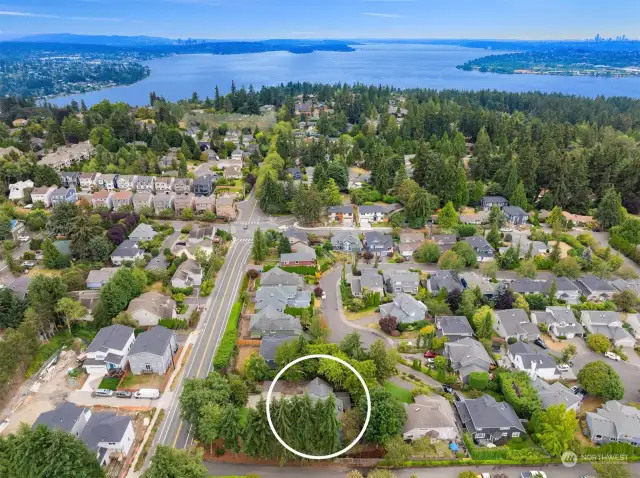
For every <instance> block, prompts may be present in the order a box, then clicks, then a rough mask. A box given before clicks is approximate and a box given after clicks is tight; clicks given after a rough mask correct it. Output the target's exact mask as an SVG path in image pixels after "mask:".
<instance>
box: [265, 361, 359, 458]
mask: <svg viewBox="0 0 640 478" xmlns="http://www.w3.org/2000/svg"><path fill="white" fill-rule="evenodd" d="M313 358H320V359H328V360H334V361H336V362H338V363H340V364H342V365H344V366H345V367H347V368H348V369H349V370H351V372H353V373H354V374H355V376H356V377H358V380H360V383H361V384H362V388H363V389H364V393H365V396H366V397H367V416H366V418H365V420H364V425H363V426H362V430H360V433H359V434H358V436H357V437H356V438H355V440H353V441H352V442H351V443H349V445H347V446H346V447H345V448H343V449H342V450H339V451H337V452H335V453H332V454H330V455H307V454H306V453H302V452H300V451H298V450H296V449H294V448H291V447H290V446H289V445H287V444H286V443H285V442H284V440H283V439H282V438H280V435H278V432H277V431H276V429H275V427H274V426H273V422H272V421H271V410H270V409H271V394H272V393H273V389H274V387H275V385H276V383H277V382H278V380H280V377H281V376H282V374H283V373H284V372H286V371H287V370H288V369H289V368H290V367H291V366H293V365H295V364H297V363H299V362H302V361H304V360H307V359H313ZM370 419H371V396H370V395H369V389H368V388H367V384H366V383H365V381H364V379H363V378H362V375H360V374H359V373H358V371H357V370H356V369H355V368H353V366H352V365H351V364H350V363H348V362H346V361H345V360H342V359H341V358H338V357H334V356H332V355H324V354H312V355H304V356H302V357H298V358H297V359H295V360H293V361H292V362H290V363H288V364H287V365H285V366H284V368H283V369H282V370H280V371H279V372H278V374H277V375H276V378H274V379H273V382H271V386H270V387H269V391H268V392H267V421H268V422H269V428H271V432H272V433H273V435H274V436H275V437H276V439H277V440H278V441H279V442H280V444H281V445H282V446H283V447H285V448H286V449H287V450H289V451H290V452H291V453H293V454H294V455H297V456H299V457H301V458H307V459H309V460H329V459H331V458H336V457H337V456H340V455H342V454H343V453H346V452H348V451H349V450H351V448H353V447H354V446H356V444H357V443H358V442H359V441H360V439H361V438H362V437H363V435H364V432H365V431H366V430H367V426H369V420H370Z"/></svg>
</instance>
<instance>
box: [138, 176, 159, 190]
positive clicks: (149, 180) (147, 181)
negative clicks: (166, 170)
mask: <svg viewBox="0 0 640 478" xmlns="http://www.w3.org/2000/svg"><path fill="white" fill-rule="evenodd" d="M155 180H156V178H155V177H154V176H138V178H137V179H136V183H135V188H136V192H137V193H139V192H143V191H146V192H150V193H152V192H153V191H155Z"/></svg>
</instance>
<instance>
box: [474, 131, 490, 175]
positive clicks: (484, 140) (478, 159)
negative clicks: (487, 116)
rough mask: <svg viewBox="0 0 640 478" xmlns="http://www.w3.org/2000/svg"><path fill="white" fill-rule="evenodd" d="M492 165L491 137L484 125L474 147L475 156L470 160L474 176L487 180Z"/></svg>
mask: <svg viewBox="0 0 640 478" xmlns="http://www.w3.org/2000/svg"><path fill="white" fill-rule="evenodd" d="M490 165H491V139H490V138H489V135H488V134H487V131H486V130H485V128H484V126H483V127H482V128H481V129H480V131H479V132H478V137H477V139H476V144H475V146H474V148H473V156H472V158H471V161H470V166H471V172H472V174H473V177H474V178H476V179H480V180H481V181H483V182H484V181H486V180H487V179H488V178H489V171H490Z"/></svg>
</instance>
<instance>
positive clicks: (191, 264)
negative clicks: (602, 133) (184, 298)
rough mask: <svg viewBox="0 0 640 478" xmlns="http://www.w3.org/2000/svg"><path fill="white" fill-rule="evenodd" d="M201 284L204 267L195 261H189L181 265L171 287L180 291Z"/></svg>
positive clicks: (172, 278)
mask: <svg viewBox="0 0 640 478" xmlns="http://www.w3.org/2000/svg"><path fill="white" fill-rule="evenodd" d="M201 284H202V267H200V264H199V263H198V262H197V261H195V260H193V259H187V260H186V261H184V262H183V263H181V264H180V265H179V266H178V268H177V269H176V271H175V272H174V274H173V277H171V286H172V287H175V288H178V289H186V288H188V287H198V286H200V285H201Z"/></svg>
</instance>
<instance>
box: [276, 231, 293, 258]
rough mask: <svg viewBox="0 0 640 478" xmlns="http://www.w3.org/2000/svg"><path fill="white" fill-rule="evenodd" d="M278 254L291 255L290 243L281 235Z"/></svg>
mask: <svg viewBox="0 0 640 478" xmlns="http://www.w3.org/2000/svg"><path fill="white" fill-rule="evenodd" d="M278 253H280V254H289V253H291V242H290V241H289V238H288V237H287V236H285V235H283V236H282V237H281V238H280V242H279V243H278Z"/></svg>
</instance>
